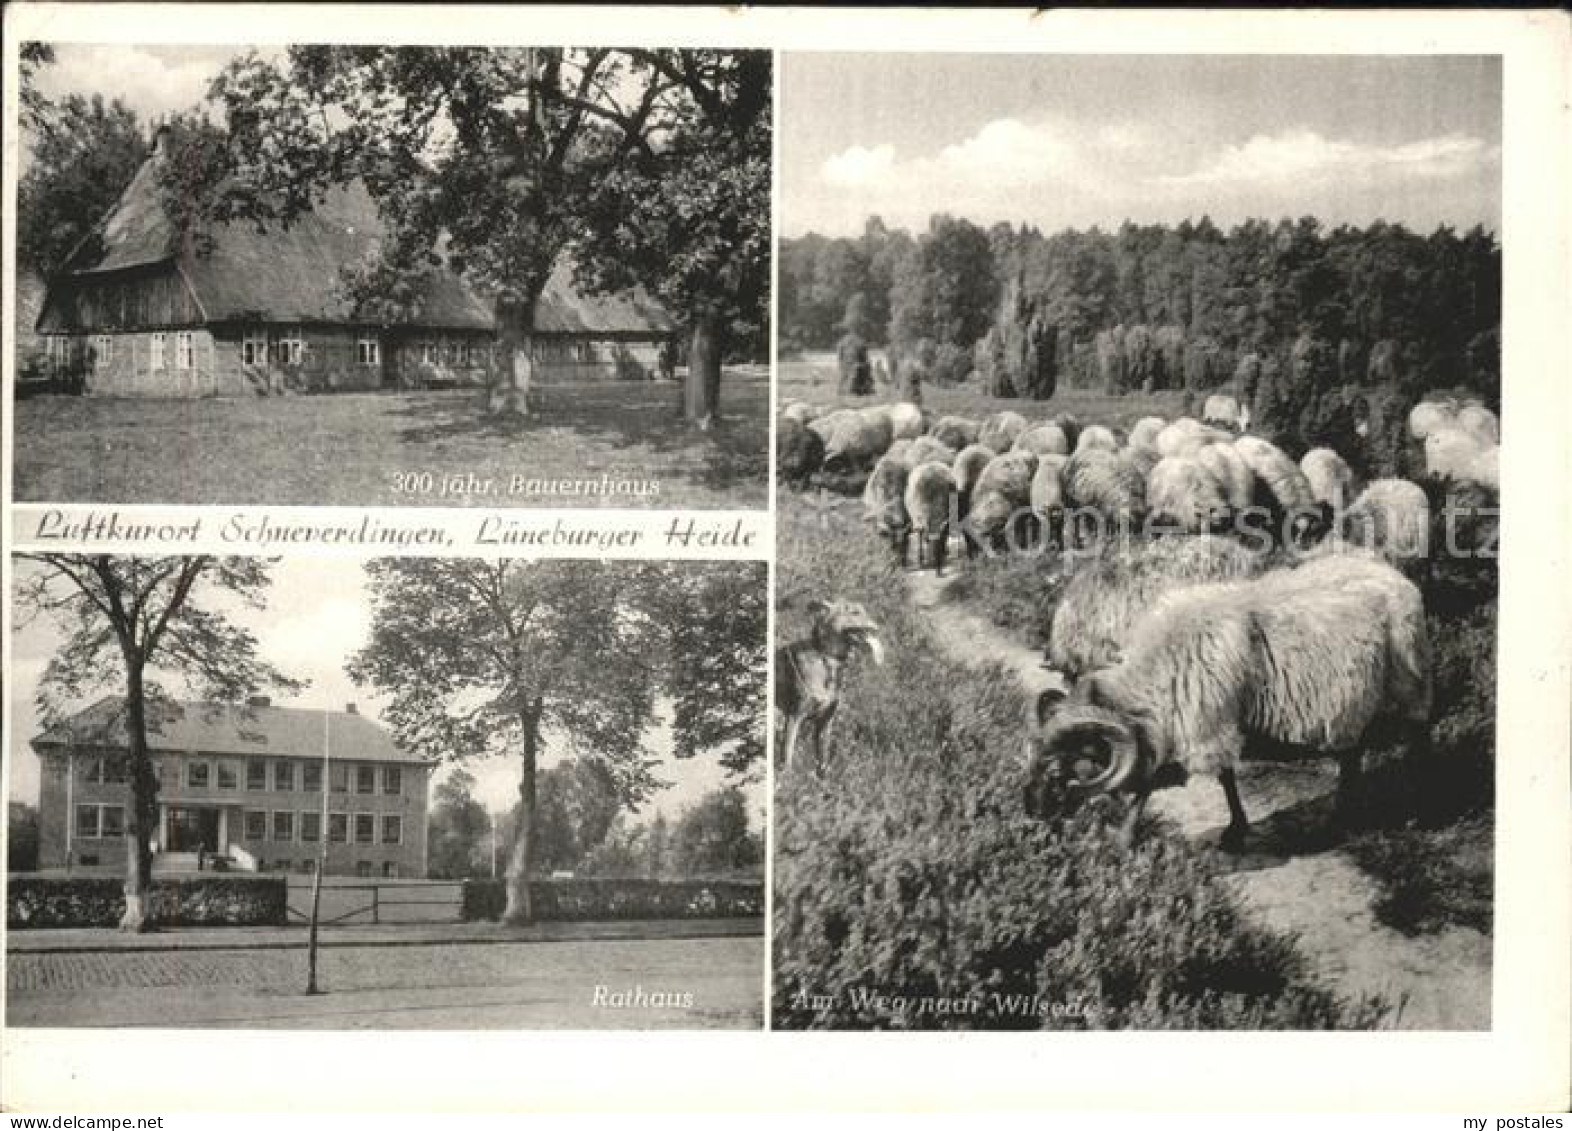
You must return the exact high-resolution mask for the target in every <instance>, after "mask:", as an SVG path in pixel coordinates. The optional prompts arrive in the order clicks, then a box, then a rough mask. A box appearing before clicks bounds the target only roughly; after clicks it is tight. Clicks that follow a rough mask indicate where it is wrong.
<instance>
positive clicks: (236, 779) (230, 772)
mask: <svg viewBox="0 0 1572 1131" xmlns="http://www.w3.org/2000/svg"><path fill="white" fill-rule="evenodd" d="M239 785H240V774H239V772H238V771H236V769H235V764H234V763H233V762H220V763H219V764H218V788H219V789H236V788H238V787H239Z"/></svg>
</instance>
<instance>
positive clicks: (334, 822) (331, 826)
mask: <svg viewBox="0 0 1572 1131" xmlns="http://www.w3.org/2000/svg"><path fill="white" fill-rule="evenodd" d="M348 839H349V815H348V814H347V813H329V814H328V840H330V841H332V842H333V843H334V844H343V843H344V842H345V841H346V840H348Z"/></svg>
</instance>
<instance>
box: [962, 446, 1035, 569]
mask: <svg viewBox="0 0 1572 1131" xmlns="http://www.w3.org/2000/svg"><path fill="white" fill-rule="evenodd" d="M1037 463H1038V459H1037V457H1036V456H1035V455H1033V454H1032V453H1031V452H1006V453H1004V454H1003V455H999V456H995V457H994V458H993V459H992V460H990V461H989V463H988V466H987V467H985V468H983V471H982V474H981V475H979V476H978V477H977V482H976V484H975V485H974V486H973V487H972V496H971V505H970V507H969V508H968V510H967V514H966V523H965V528H964V531H965V534H966V542H967V550H968V552H969V553H971V554H975V553H976V552H977V549H978V547H979V546H985V545H986V546H991V547H994V548H1002V547H1003V546H1004V544H1005V540H1006V538H1007V537H1009V536H1017V537H1024V533H1023V532H1020V531H1018V530H1015V529H1013V528H1012V523H1013V522H1016V521H1021V520H1020V519H1018V518H1017V516H1021V515H1029V514H1030V512H1031V505H1032V477H1033V476H1034V475H1035V474H1036V473H1037Z"/></svg>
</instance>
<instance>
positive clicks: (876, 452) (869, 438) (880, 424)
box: [810, 413, 892, 470]
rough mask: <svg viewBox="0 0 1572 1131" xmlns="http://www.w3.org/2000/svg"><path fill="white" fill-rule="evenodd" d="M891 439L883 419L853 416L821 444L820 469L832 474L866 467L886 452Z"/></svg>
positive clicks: (887, 424)
mask: <svg viewBox="0 0 1572 1131" xmlns="http://www.w3.org/2000/svg"><path fill="white" fill-rule="evenodd" d="M810 427H811V425H810ZM891 439H892V436H891V429H890V422H889V419H888V418H887V417H883V416H880V415H878V414H873V415H866V416H865V415H863V414H861V413H853V414H852V415H851V417H850V419H844V420H842V421H841V422H840V423H839V424H837V425H836V427H835V429H834V430H833V431H832V432H831V433H830V437H829V439H828V440H826V441H825V443H824V466H825V467H826V468H829V469H834V470H842V469H851V468H863V467H869V466H871V465H872V464H873V463H874V462H875V461H877V460H878V458H879V457H880V456H881V455H883V454H884V453H885V452H886V451H887V450H888V449H889V447H890V442H891Z"/></svg>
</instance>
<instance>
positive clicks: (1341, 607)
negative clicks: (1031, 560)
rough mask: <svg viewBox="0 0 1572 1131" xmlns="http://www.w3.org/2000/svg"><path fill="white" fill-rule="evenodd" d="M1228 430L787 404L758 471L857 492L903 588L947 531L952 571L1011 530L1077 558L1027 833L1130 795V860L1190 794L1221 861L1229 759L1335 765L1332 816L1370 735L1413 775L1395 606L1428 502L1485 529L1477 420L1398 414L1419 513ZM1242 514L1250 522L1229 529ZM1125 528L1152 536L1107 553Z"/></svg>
mask: <svg viewBox="0 0 1572 1131" xmlns="http://www.w3.org/2000/svg"><path fill="white" fill-rule="evenodd" d="M1248 428H1249V418H1248V415H1247V414H1246V413H1244V412H1242V411H1241V410H1240V408H1239V405H1238V404H1237V403H1236V402H1235V400H1234V399H1233V398H1231V397H1226V396H1215V397H1212V398H1210V399H1209V400H1208V401H1207V402H1206V406H1205V410H1204V412H1203V419H1201V420H1194V419H1191V418H1188V417H1186V418H1181V419H1179V420H1175V421H1168V420H1164V419H1161V418H1158V417H1147V418H1144V419H1142V420H1140V421H1138V422H1137V423H1136V424H1135V425H1134V426H1133V427H1131V428H1130V429H1129V431H1128V433H1127V434H1125V435H1124V436H1123V437H1121V436H1120V435H1118V434H1117V433H1116V432H1115V431H1114V430H1112V429H1110V428H1107V427H1104V426H1101V425H1096V424H1092V425H1087V426H1085V427H1082V426H1080V425H1079V424H1078V422H1076V421H1075V420H1074V419H1073V418H1071V417H1068V416H1063V415H1061V416H1058V417H1055V418H1054V419H1052V420H1048V421H1042V422H1036V423H1034V422H1031V421H1028V420H1027V419H1026V418H1025V417H1023V416H1021V415H1020V414H1018V413H1015V412H999V413H996V414H994V415H992V416H990V417H988V418H987V419H985V420H981V421H972V420H968V419H966V418H964V417H960V416H944V417H940V418H938V419H933V418H932V417H931V416H930V414H928V413H927V412H925V411H923V410H922V409H920V408H919V407H917V406H916V405H914V404H895V405H881V406H874V407H869V408H860V409H853V408H847V409H838V410H835V411H820V410H818V409H816V408H814V407H813V406H811V405H809V404H807V403H805V402H800V401H799V402H794V403H791V404H788V405H786V406H785V407H784V408H783V409H782V412H781V420H780V426H779V430H778V437H779V439H778V446H777V455H778V469H779V472H780V475H781V477H782V478H783V479H784V480H785V481H787V482H789V483H800V484H806V483H807V482H809V481H810V479H811V478H812V477H813V476H814V475H815V474H817V473H822V472H828V473H831V474H832V475H833V474H834V473H837V472H839V473H856V472H860V471H864V470H865V471H866V472H867V479H866V484H865V486H864V489H863V501H864V505H865V509H866V512H867V516H868V518H869V519H870V520H871V521H872V522H873V524H874V525H875V527H876V529H877V530H878V531H879V532H880V533H881V535H883V536H884V537H886V538H887V539H889V540H890V543H891V545H892V546H893V548H894V550H895V552H896V553H897V554H898V555H899V558H900V560H901V562H902V564H903V566H904V565H905V564H906V562H907V555H908V545H909V541H910V539H911V537H912V536H913V535H915V536H916V537H917V540H918V565H919V567H920V568H924V567H929V566H931V567H933V568H935V569H939V570H942V568H943V566H944V561H945V555H946V548H947V546H948V544H949V540H950V535H951V533H952V528H953V527H954V526H955V525H957V524H958V525H959V527H960V530H959V533H961V534H962V536H963V537H964V538H965V540H966V543H967V545H968V547H969V549H971V550H972V551H974V552H975V551H976V550H977V549H978V548H979V547H984V546H987V547H990V548H1002V547H1004V546H1006V545H1010V544H1015V543H1016V537H1015V536H1016V535H1017V534H1019V533H1020V530H1021V529H1022V528H1023V527H1030V528H1032V531H1033V533H1034V534H1035V535H1036V536H1037V537H1038V538H1040V539H1046V540H1047V541H1048V542H1049V544H1054V545H1058V546H1062V547H1066V548H1068V547H1081V546H1089V552H1088V553H1086V554H1080V555H1067V556H1064V557H1063V560H1064V561H1065V562H1066V563H1069V564H1068V565H1067V566H1066V568H1065V573H1064V576H1063V583H1062V588H1061V589H1060V592H1059V600H1058V602H1057V605H1056V609H1055V613H1054V618H1053V622H1052V625H1051V628H1050V640H1049V646H1048V656H1047V660H1048V663H1049V665H1050V666H1051V667H1053V668H1055V669H1057V670H1058V671H1060V672H1061V673H1062V674H1063V676H1064V677H1065V680H1066V683H1067V686H1068V690H1067V691H1052V692H1045V693H1044V694H1043V696H1042V697H1041V698H1039V700H1038V701H1037V702H1036V703H1034V704H1033V707H1032V711H1031V714H1030V717H1029V718H1028V721H1027V768H1028V770H1027V772H1028V782H1029V785H1028V789H1027V806H1028V809H1029V810H1031V811H1033V812H1038V813H1042V814H1044V815H1046V813H1047V812H1048V810H1049V809H1051V808H1055V807H1057V808H1058V809H1059V810H1060V811H1063V810H1066V809H1069V808H1073V807H1074V805H1075V804H1076V803H1077V799H1081V798H1085V797H1089V796H1092V795H1095V794H1101V793H1116V792H1117V793H1128V794H1131V795H1133V798H1134V803H1133V804H1132V805H1131V807H1130V810H1129V816H1128V820H1127V823H1126V826H1125V830H1126V837H1127V838H1133V836H1134V829H1135V823H1136V821H1137V819H1138V818H1139V815H1140V811H1141V808H1142V805H1143V804H1144V801H1145V798H1146V796H1147V794H1148V793H1149V792H1150V791H1151V790H1152V789H1153V788H1155V787H1158V786H1161V785H1164V784H1171V783H1174V782H1176V781H1182V780H1183V779H1184V778H1186V777H1187V776H1188V775H1190V774H1195V773H1201V774H1208V775H1211V776H1215V777H1216V778H1217V779H1218V780H1219V781H1220V783H1221V784H1222V787H1223V790H1224V793H1225V795H1226V797H1227V801H1228V807H1229V813H1230V822H1229V825H1228V828H1227V831H1226V832H1225V835H1224V844H1225V846H1228V847H1236V846H1238V845H1239V844H1240V843H1241V842H1242V840H1243V837H1244V835H1245V832H1246V830H1247V828H1248V822H1247V820H1246V817H1245V814H1244V809H1243V806H1242V803H1241V801H1240V798H1239V794H1238V789H1237V784H1236V782H1235V777H1234V772H1235V769H1236V767H1237V765H1238V763H1239V761H1240V759H1241V758H1242V756H1243V754H1244V752H1245V750H1246V748H1247V747H1251V746H1253V745H1257V744H1263V743H1264V744H1269V745H1271V746H1272V747H1274V748H1275V749H1278V750H1279V751H1281V750H1283V749H1289V750H1297V751H1298V752H1300V753H1302V754H1335V755H1337V756H1338V757H1339V759H1340V761H1341V764H1342V774H1341V778H1340V786H1339V793H1338V800H1339V803H1340V810H1339V811H1340V813H1346V806H1347V805H1348V803H1349V802H1350V799H1351V798H1352V797H1353V795H1354V793H1355V784H1356V782H1357V777H1358V773H1359V760H1360V759H1359V749H1360V746H1361V745H1362V744H1363V743H1364V742H1365V741H1366V740H1367V735H1368V734H1369V732H1370V729H1371V728H1372V727H1373V726H1375V725H1376V724H1377V723H1381V724H1383V725H1385V724H1388V723H1395V724H1397V726H1398V727H1399V728H1400V730H1401V732H1402V733H1404V734H1406V735H1407V736H1408V738H1409V742H1408V746H1409V749H1410V751H1411V752H1413V751H1415V750H1417V749H1420V748H1423V747H1424V746H1426V745H1427V743H1428V720H1429V713H1430V706H1431V703H1430V662H1429V642H1428V636H1427V628H1426V620H1425V610H1424V602H1423V598H1422V594H1421V590H1420V588H1419V585H1418V584H1416V582H1422V581H1423V579H1424V577H1425V576H1426V574H1425V570H1426V568H1427V562H1428V559H1429V557H1430V554H1431V549H1432V546H1433V544H1434V540H1435V539H1434V534H1433V529H1434V527H1433V524H1434V523H1435V522H1436V520H1437V517H1438V515H1437V513H1436V511H1437V507H1436V505H1435V502H1434V500H1435V499H1436V498H1437V492H1438V490H1440V491H1444V492H1445V493H1446V494H1447V496H1448V497H1449V498H1452V499H1458V498H1461V499H1463V500H1464V501H1465V502H1466V503H1468V504H1473V505H1475V506H1478V507H1493V506H1494V504H1495V501H1496V492H1497V490H1498V485H1499V470H1498V468H1499V427H1498V424H1497V421H1496V418H1495V416H1494V414H1493V413H1491V412H1490V410H1489V409H1487V408H1485V407H1484V406H1482V405H1480V404H1477V403H1464V404H1459V403H1456V402H1453V401H1435V400H1432V401H1425V402H1423V403H1420V404H1419V405H1417V406H1415V407H1414V409H1413V410H1412V412H1411V414H1410V416H1409V420H1408V428H1409V435H1410V436H1411V437H1412V439H1413V440H1414V441H1415V442H1416V443H1417V444H1422V445H1423V451H1424V466H1425V470H1426V475H1425V476H1424V479H1425V481H1426V484H1427V486H1428V490H1427V486H1422V485H1421V484H1420V483H1416V482H1413V481H1410V480H1407V479H1400V478H1380V479H1375V480H1374V481H1372V482H1370V483H1367V484H1360V483H1359V482H1358V481H1357V478H1356V476H1355V473H1354V471H1353V469H1352V468H1351V467H1350V464H1349V461H1348V460H1346V459H1344V458H1343V456H1341V455H1340V454H1339V453H1337V452H1336V451H1334V450H1332V449H1331V448H1326V447H1321V448H1314V449H1311V450H1310V451H1308V452H1306V453H1305V455H1304V456H1303V458H1302V459H1300V460H1298V461H1295V460H1293V459H1292V458H1290V457H1289V456H1288V454H1287V453H1286V452H1284V451H1283V450H1282V449H1281V448H1279V447H1278V446H1277V445H1275V444H1273V443H1272V442H1270V441H1269V440H1267V439H1264V438H1262V437H1260V436H1255V435H1252V434H1251V433H1250V432H1249V431H1248ZM1361 434H1362V432H1361ZM1349 499H1352V500H1353V501H1352V503H1348V502H1347V500H1349ZM1252 514H1253V515H1255V516H1258V517H1262V516H1264V517H1265V518H1266V519H1268V520H1269V521H1268V522H1266V523H1265V524H1264V525H1258V526H1255V527H1253V528H1250V527H1249V526H1248V525H1247V523H1246V522H1245V516H1247V515H1252ZM1142 524H1144V528H1145V531H1146V532H1147V533H1160V534H1163V535H1167V536H1165V537H1145V538H1137V539H1119V540H1117V541H1116V540H1114V539H1110V538H1107V537H1105V535H1106V534H1108V533H1109V532H1110V531H1111V530H1115V529H1118V530H1126V531H1133V530H1134V529H1135V528H1136V527H1138V526H1141V525H1142ZM1251 529H1254V530H1257V531H1260V533H1261V535H1262V537H1261V538H1259V539H1252V538H1251V537H1249V536H1248V535H1249V533H1250V530H1251ZM1230 534H1233V535H1244V536H1242V537H1234V536H1229V535H1230ZM1183 535H1192V536H1193V535H1221V536H1215V537H1184V536H1183ZM1285 551H1287V552H1285ZM1076 558H1079V559H1081V560H1080V561H1079V562H1076V561H1075V559H1076ZM1045 568H1052V567H1046V566H1045ZM1050 797H1051V798H1052V799H1053V805H1050V804H1049V803H1048V801H1047V800H1046V799H1048V798H1050Z"/></svg>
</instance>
